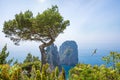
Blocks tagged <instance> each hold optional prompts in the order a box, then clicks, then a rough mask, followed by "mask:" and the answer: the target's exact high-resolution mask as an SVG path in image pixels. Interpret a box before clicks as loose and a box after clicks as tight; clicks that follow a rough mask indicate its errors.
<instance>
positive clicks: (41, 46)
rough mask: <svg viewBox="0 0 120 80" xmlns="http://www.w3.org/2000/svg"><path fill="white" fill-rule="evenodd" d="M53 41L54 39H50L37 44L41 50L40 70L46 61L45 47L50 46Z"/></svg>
mask: <svg viewBox="0 0 120 80" xmlns="http://www.w3.org/2000/svg"><path fill="white" fill-rule="evenodd" d="M54 41H55V40H54V39H51V40H50V41H49V42H48V43H43V44H42V45H40V46H39V49H40V52H41V62H42V64H41V70H42V66H43V65H44V64H46V63H47V61H46V51H45V47H47V46H50V45H51V44H53V42H54Z"/></svg>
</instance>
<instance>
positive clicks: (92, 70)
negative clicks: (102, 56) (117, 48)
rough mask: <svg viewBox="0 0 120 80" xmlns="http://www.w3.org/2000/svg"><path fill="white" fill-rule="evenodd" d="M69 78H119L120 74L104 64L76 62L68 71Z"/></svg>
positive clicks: (87, 79)
mask: <svg viewBox="0 0 120 80" xmlns="http://www.w3.org/2000/svg"><path fill="white" fill-rule="evenodd" d="M69 80H120V74H119V73H118V72H117V70H114V69H112V68H106V67H105V66H104V65H101V66H97V65H96V66H91V65H88V64H78V65H76V66H75V67H74V68H73V69H71V70H70V71H69Z"/></svg>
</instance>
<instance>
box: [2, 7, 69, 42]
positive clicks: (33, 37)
mask: <svg viewBox="0 0 120 80" xmlns="http://www.w3.org/2000/svg"><path fill="white" fill-rule="evenodd" d="M68 25H69V20H65V21H64V19H63V17H62V16H61V14H60V13H59V10H58V7H57V6H56V5H55V6H52V8H48V9H47V10H45V11H44V12H43V13H41V14H40V13H38V14H37V15H36V16H35V17H34V16H33V13H32V12H31V11H29V10H28V11H26V12H24V13H23V12H20V13H19V14H16V15H15V19H13V20H9V21H5V22H4V28H3V32H4V33H5V34H6V37H9V38H10V39H11V40H12V41H13V42H15V44H18V43H19V42H20V41H24V40H30V41H41V42H42V43H46V42H49V41H50V40H55V38H56V37H57V36H58V35H59V34H60V33H62V32H63V31H64V29H66V26H68Z"/></svg>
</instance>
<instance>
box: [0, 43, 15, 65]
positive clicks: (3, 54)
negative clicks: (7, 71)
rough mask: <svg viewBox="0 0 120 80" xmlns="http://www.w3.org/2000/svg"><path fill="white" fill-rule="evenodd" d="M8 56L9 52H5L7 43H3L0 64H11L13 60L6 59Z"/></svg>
mask: <svg viewBox="0 0 120 80" xmlns="http://www.w3.org/2000/svg"><path fill="white" fill-rule="evenodd" d="M8 56H9V52H7V45H5V46H4V47H3V49H2V51H1V52H0V64H11V63H12V62H13V59H10V60H6V59H7V57H8Z"/></svg>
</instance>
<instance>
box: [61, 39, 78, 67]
mask: <svg viewBox="0 0 120 80" xmlns="http://www.w3.org/2000/svg"><path fill="white" fill-rule="evenodd" d="M59 56H60V64H61V65H75V64H77V63H78V46H77V44H76V42H75V41H66V42H64V43H63V44H62V45H61V46H60V49H59Z"/></svg>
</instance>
